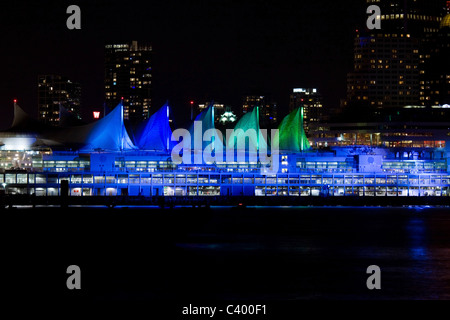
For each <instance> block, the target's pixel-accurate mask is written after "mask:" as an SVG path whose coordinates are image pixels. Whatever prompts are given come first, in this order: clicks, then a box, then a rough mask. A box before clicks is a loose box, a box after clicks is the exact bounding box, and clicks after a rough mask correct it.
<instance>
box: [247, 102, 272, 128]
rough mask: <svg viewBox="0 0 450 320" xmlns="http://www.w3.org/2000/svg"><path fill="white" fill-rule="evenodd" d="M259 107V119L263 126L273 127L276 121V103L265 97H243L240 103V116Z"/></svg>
mask: <svg viewBox="0 0 450 320" xmlns="http://www.w3.org/2000/svg"><path fill="white" fill-rule="evenodd" d="M254 107H259V118H260V120H261V122H262V125H263V126H268V127H273V126H274V125H275V124H276V123H277V121H278V119H277V117H278V110H277V109H278V106H277V103H276V102H273V101H271V100H270V98H268V97H266V96H245V97H244V99H243V103H242V114H245V113H247V112H250V111H251V110H252V109H253V108H254Z"/></svg>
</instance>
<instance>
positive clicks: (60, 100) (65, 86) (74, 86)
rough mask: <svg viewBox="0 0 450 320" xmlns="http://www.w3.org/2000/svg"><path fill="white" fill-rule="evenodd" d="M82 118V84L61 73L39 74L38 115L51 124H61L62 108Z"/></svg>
mask: <svg viewBox="0 0 450 320" xmlns="http://www.w3.org/2000/svg"><path fill="white" fill-rule="evenodd" d="M61 107H63V108H64V109H65V110H67V111H69V112H71V113H72V114H73V115H74V116H75V117H76V118H78V119H81V110H80V108H81V86H80V84H79V83H76V82H72V81H71V80H69V79H67V78H65V77H63V76H60V75H40V76H38V117H39V120H41V121H42V122H44V123H46V124H49V125H59V123H60V113H61V110H60V108H61Z"/></svg>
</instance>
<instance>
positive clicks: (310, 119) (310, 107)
mask: <svg viewBox="0 0 450 320" xmlns="http://www.w3.org/2000/svg"><path fill="white" fill-rule="evenodd" d="M298 107H302V108H303V124H304V130H305V132H306V133H309V131H310V124H311V123H318V122H321V121H322V120H323V118H324V117H323V116H324V114H323V113H324V112H323V97H322V95H321V94H320V93H319V91H318V90H317V89H315V88H306V89H305V88H295V89H294V90H293V91H292V93H291V95H290V97H289V112H292V111H293V110H294V109H295V108H298Z"/></svg>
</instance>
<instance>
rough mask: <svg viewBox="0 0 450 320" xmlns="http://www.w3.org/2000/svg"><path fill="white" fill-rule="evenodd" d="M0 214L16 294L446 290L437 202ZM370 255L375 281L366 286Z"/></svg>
mask: <svg viewBox="0 0 450 320" xmlns="http://www.w3.org/2000/svg"><path fill="white" fill-rule="evenodd" d="M1 220H2V223H1V226H2V231H1V240H2V243H3V259H2V269H3V274H4V275H6V277H5V278H6V288H5V287H4V288H5V290H7V292H9V297H10V298H11V299H13V300H16V299H21V300H23V299H63V300H66V301H72V300H73V299H75V300H77V301H78V300H87V301H153V302H154V301H180V302H185V303H190V301H204V300H208V301H230V300H238V301H261V302H262V301H298V300H380V299H381V300H386V299H387V300H405V299H408V300H409V299H450V215H449V209H448V208H445V207H404V208H386V207H247V208H234V207H212V208H196V209H193V208H186V207H185V208H182V207H178V208H174V209H159V208H157V207H145V208H142V207H116V208H114V209H108V208H101V207H98V208H94V207H89V208H85V207H69V208H66V209H62V208H59V207H42V208H35V209H32V208H16V209H4V210H2V215H1ZM70 265H78V266H79V267H80V268H81V272H82V290H80V291H79V292H73V291H70V290H68V289H67V288H66V279H67V277H68V274H67V273H66V269H67V267H68V266H70ZM370 265H377V266H379V267H380V268H381V290H368V289H367V286H366V280H367V278H368V277H369V275H368V274H367V273H366V271H367V268H368V267H369V266H370Z"/></svg>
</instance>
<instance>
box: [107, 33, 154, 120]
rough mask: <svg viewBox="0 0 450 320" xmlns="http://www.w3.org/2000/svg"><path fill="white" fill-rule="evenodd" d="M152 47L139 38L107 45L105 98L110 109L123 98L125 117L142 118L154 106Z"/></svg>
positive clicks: (146, 115)
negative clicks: (152, 97) (152, 93)
mask: <svg viewBox="0 0 450 320" xmlns="http://www.w3.org/2000/svg"><path fill="white" fill-rule="evenodd" d="M151 55H152V47H151V46H150V45H148V44H141V43H139V44H138V42H137V41H131V42H129V43H115V44H107V45H106V46H105V101H106V106H107V107H108V108H109V109H112V108H114V107H115V106H116V105H117V104H119V103H120V101H121V99H122V98H123V107H124V118H125V119H129V120H130V121H132V122H139V121H142V120H145V119H147V118H148V117H149V113H150V108H151V102H152V100H151V87H152V67H151V62H152V60H151Z"/></svg>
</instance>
